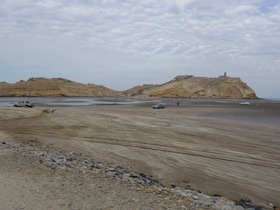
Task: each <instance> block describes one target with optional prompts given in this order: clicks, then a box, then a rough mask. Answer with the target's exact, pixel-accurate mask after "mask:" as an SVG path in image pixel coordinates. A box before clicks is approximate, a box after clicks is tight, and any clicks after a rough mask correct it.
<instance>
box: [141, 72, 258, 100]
mask: <svg viewBox="0 0 280 210" xmlns="http://www.w3.org/2000/svg"><path fill="white" fill-rule="evenodd" d="M141 95H145V96H148V97H158V98H248V99H254V98H257V96H256V94H255V92H254V91H253V90H252V89H251V88H250V87H249V86H248V85H247V84H246V83H244V82H242V81H241V79H240V78H231V77H218V78H206V77H193V76H177V77H175V78H174V79H173V80H171V81H170V82H167V83H165V84H162V85H159V86H156V87H153V88H149V89H147V90H144V91H142V93H141Z"/></svg>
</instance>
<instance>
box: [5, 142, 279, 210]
mask: <svg viewBox="0 0 280 210" xmlns="http://www.w3.org/2000/svg"><path fill="white" fill-rule="evenodd" d="M0 165H1V169H0V204H1V205H0V209H21V210H23V209H217V210H218V209H219V210H220V209H222V210H231V209H237V210H243V209H250V210H254V209H255V210H261V209H268V210H273V209H275V210H279V209H280V208H279V207H276V206H274V205H273V204H272V203H270V204H269V206H266V207H264V206H261V205H256V204H253V203H252V202H251V200H250V199H241V200H240V201H236V202H233V201H230V200H228V199H226V198H224V197H220V196H219V195H215V196H208V195H204V194H202V193H200V192H198V191H196V190H191V189H182V188H180V187H177V186H174V185H172V186H171V187H166V186H163V184H161V183H160V182H159V181H158V180H156V179H154V178H153V177H148V176H146V175H145V174H143V173H138V172H131V171H129V169H127V168H126V167H124V166H110V165H106V164H104V163H100V162H96V161H95V160H93V159H91V158H90V157H88V156H86V155H83V154H81V153H75V152H70V153H63V152H59V151H55V150H54V149H52V148H51V147H49V146H43V147H36V146H35V145H34V146H28V145H24V144H18V143H14V142H7V141H4V140H0Z"/></svg>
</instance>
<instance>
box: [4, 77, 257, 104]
mask: <svg viewBox="0 0 280 210" xmlns="http://www.w3.org/2000/svg"><path fill="white" fill-rule="evenodd" d="M0 96H8V97H10V96H93V97H141V98H148V97H155V98H246V99H255V98H257V96H256V93H255V92H254V91H253V90H252V89H251V88H250V87H249V86H248V85H247V84H246V83H244V82H243V81H242V80H241V79H240V78H232V77H227V76H221V77H217V78H206V77H194V76H189V75H186V76H177V77H175V78H174V79H173V80H171V81H169V82H167V83H164V84H161V85H153V84H145V85H142V86H135V87H133V88H131V89H128V90H125V91H115V90H112V89H109V88H106V87H104V86H102V85H95V84H82V83H77V82H74V81H71V80H67V79H62V78H52V79H47V78H30V79H28V80H27V81H23V80H21V81H19V82H17V83H15V84H10V83H6V82H0Z"/></svg>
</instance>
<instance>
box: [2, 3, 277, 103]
mask: <svg viewBox="0 0 280 210" xmlns="http://www.w3.org/2000/svg"><path fill="white" fill-rule="evenodd" d="M0 3H1V4H0V81H7V82H11V83H14V82H17V81H19V80H21V79H23V80H26V79H28V78H30V77H48V78H52V77H63V78H67V79H71V80H75V81H78V82H82V83H94V84H102V85H105V86H107V87H109V88H113V89H116V90H124V89H128V88H130V87H132V86H135V85H141V84H145V83H149V84H160V83H164V82H167V81H169V80H171V79H172V78H173V77H175V76H177V75H194V76H206V77H217V76H219V75H222V74H223V72H225V71H226V72H227V73H228V75H229V76H232V77H240V78H241V79H242V80H243V81H244V82H246V83H247V84H248V85H249V86H250V87H252V88H253V89H254V90H255V91H256V93H257V95H258V96H259V97H265V98H271V97H274V98H280V1H279V0H71V1H69V0H0Z"/></svg>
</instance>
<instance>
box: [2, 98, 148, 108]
mask: <svg viewBox="0 0 280 210" xmlns="http://www.w3.org/2000/svg"><path fill="white" fill-rule="evenodd" d="M18 101H29V102H31V103H33V104H35V106H91V105H124V104H135V103H145V102H152V100H138V99H129V98H106V97H104V98H95V97H0V107H9V106H13V105H14V104H15V103H17V102H18Z"/></svg>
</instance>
